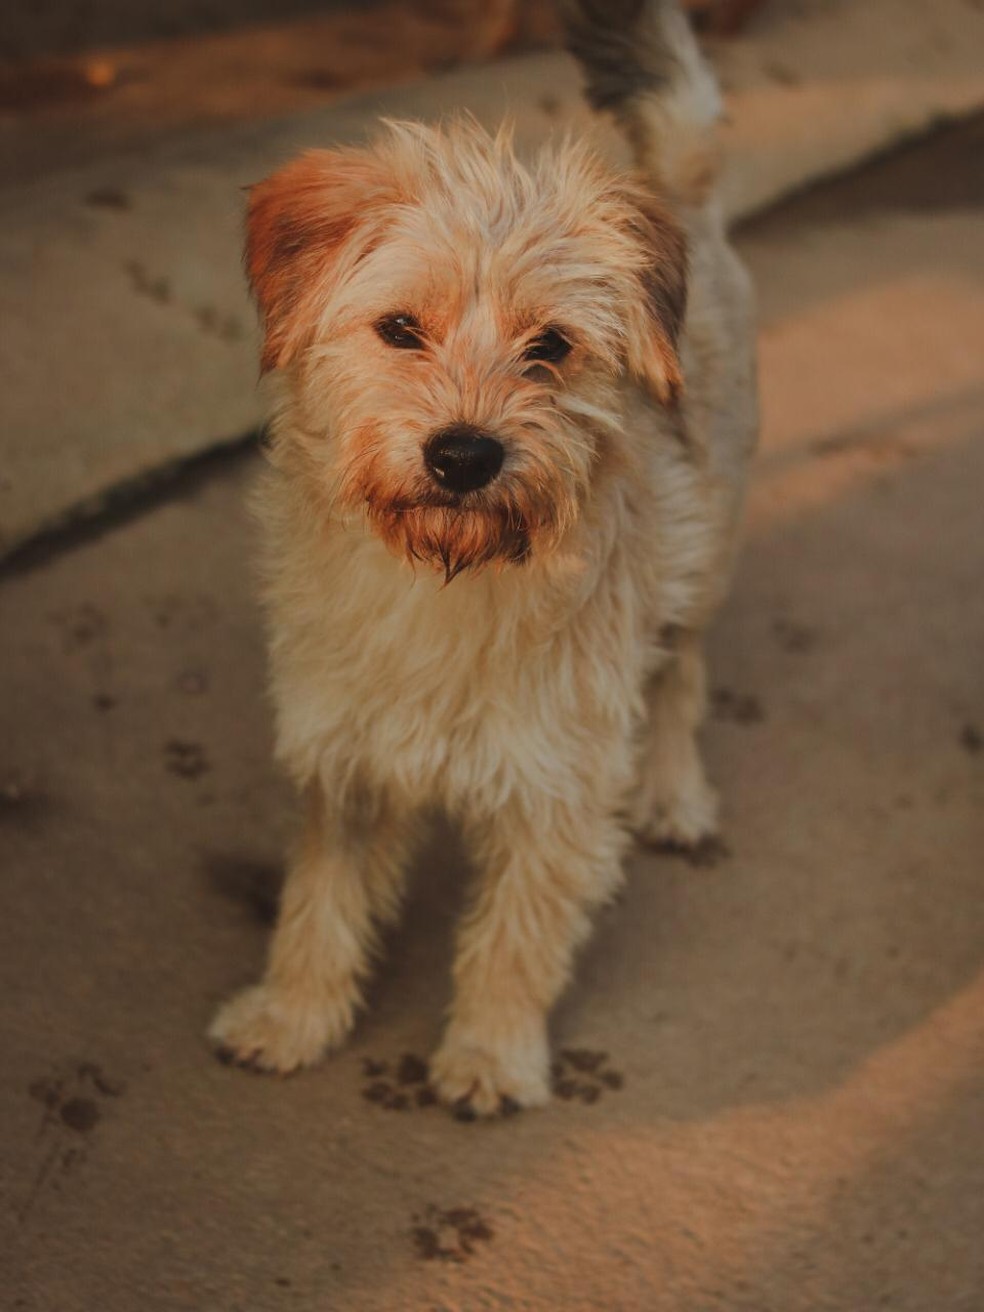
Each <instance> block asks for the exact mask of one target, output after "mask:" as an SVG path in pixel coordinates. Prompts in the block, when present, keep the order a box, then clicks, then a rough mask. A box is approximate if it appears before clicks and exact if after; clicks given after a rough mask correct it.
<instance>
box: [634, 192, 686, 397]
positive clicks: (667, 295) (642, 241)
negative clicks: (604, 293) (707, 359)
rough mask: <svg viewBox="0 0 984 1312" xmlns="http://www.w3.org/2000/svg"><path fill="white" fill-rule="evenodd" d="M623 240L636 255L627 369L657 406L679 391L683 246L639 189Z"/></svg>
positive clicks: (675, 230)
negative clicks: (627, 238)
mask: <svg viewBox="0 0 984 1312" xmlns="http://www.w3.org/2000/svg"><path fill="white" fill-rule="evenodd" d="M627 213H628V220H627V226H628V231H629V235H630V236H631V237H632V238H633V240H634V242H635V243H636V245H637V246H638V248H639V249H640V250H641V252H642V259H641V261H640V264H639V267H638V268H637V270H636V285H637V295H636V297H635V298H634V300H635V304H633V305H630V307H629V340H628V350H627V360H628V366H629V369H630V371H631V372H632V374H633V375H634V376H635V377H636V378H637V379H638V380H639V381H640V382H641V383H642V384H643V386H644V387H645V388H646V390H647V391H648V392H649V393H650V394H651V395H652V396H654V397H655V398H656V400H657V401H659V402H660V403H661V404H663V405H672V404H674V403H675V402H676V401H677V400H678V399H679V396H680V392H681V389H682V387H683V374H682V372H681V368H680V358H679V356H678V354H677V341H678V339H679V336H680V331H681V329H682V327H683V321H684V318H685V316H686V311H687V241H686V238H685V236H684V234H683V230H682V229H681V227H680V226H679V225H678V224H677V223H676V222H675V221H674V219H673V218H672V217H671V215H670V214H669V213H668V212H667V211H666V210H665V209H664V208H663V207H662V206H661V205H660V204H659V202H658V201H657V200H656V199H655V198H654V197H652V196H651V195H649V194H648V193H647V192H645V191H644V190H642V189H639V190H636V189H635V188H633V189H632V191H631V193H630V196H629V204H628V210H627Z"/></svg>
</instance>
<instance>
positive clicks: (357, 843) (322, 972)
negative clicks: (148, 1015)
mask: <svg viewBox="0 0 984 1312" xmlns="http://www.w3.org/2000/svg"><path fill="white" fill-rule="evenodd" d="M307 803H308V809H307V820H306V824H305V829H304V834H303V838H302V841H301V843H300V846H299V849H298V851H297V854H296V856H295V859H294V860H293V862H292V863H291V865H290V867H289V870H288V874H287V880H286V883H285V885H284V890H283V895H282V898H281V904H280V912H279V915H278V918H277V927H276V930H275V931H274V935H273V941H272V943H271V945H270V955H269V961H268V964H267V970H266V974H265V976H264V978H263V981H262V982H261V983H260V984H257V985H255V986H254V987H252V988H248V989H245V990H244V991H243V992H242V993H239V994H237V996H236V997H234V998H233V999H232V1000H231V1001H230V1002H228V1003H226V1005H225V1006H224V1007H222V1008H220V1010H219V1012H218V1014H217V1015H216V1017H215V1020H214V1021H213V1023H212V1026H211V1029H210V1030H209V1037H210V1038H211V1039H212V1041H213V1042H214V1043H215V1044H216V1047H217V1049H218V1052H219V1054H220V1056H222V1057H224V1058H227V1059H230V1060H232V1061H234V1062H236V1063H237V1064H240V1065H243V1066H248V1067H250V1068H251V1069H256V1070H264V1071H278V1072H280V1073H287V1072H289V1071H293V1070H296V1069H297V1068H298V1067H301V1066H310V1065H313V1064H314V1063H315V1062H317V1061H318V1060H319V1059H320V1058H321V1057H323V1056H324V1055H325V1053H326V1052H328V1051H329V1050H330V1049H332V1048H336V1047H338V1046H339V1045H340V1044H341V1043H342V1042H344V1040H345V1039H346V1037H347V1036H348V1034H349V1031H350V1030H351V1028H352V1025H353V1022H354V1019H355V1013H356V1010H357V1008H358V1006H359V1005H360V1003H361V985H362V981H363V979H364V977H365V975H366V974H367V972H368V967H369V961H370V956H371V952H372V947H373V943H374V937H375V923H376V922H385V921H387V920H389V919H392V918H393V916H394V915H395V913H396V910H397V908H398V905H399V899H400V893H401V889H402V883H403V872H404V868H405V859H406V856H407V849H408V842H409V837H410V833H409V830H408V828H407V826H406V825H404V824H403V823H402V822H399V821H397V820H396V819H394V818H393V817H390V816H389V815H388V814H386V813H385V812H383V811H382V810H381V809H380V810H378V811H374V812H373V814H372V816H371V817H368V816H364V815H363V816H353V815H348V814H346V813H344V812H343V813H335V812H333V811H331V810H330V809H329V808H328V807H327V806H326V803H325V800H324V796H323V793H322V790H321V787H320V785H318V784H312V785H311V788H310V790H309V796H308V798H307Z"/></svg>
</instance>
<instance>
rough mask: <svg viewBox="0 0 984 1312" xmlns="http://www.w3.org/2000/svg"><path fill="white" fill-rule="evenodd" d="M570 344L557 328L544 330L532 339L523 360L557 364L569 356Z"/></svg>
mask: <svg viewBox="0 0 984 1312" xmlns="http://www.w3.org/2000/svg"><path fill="white" fill-rule="evenodd" d="M570 350H571V344H570V342H569V341H568V340H567V338H566V337H565V336H564V334H563V333H562V332H560V331H559V329H557V328H545V329H544V330H543V332H542V333H540V335H539V336H538V337H534V338H533V340H532V342H530V344H529V346H527V348H526V350H525V351H524V352H523V359H524V360H531V361H533V362H543V363H546V364H559V363H560V361H561V360H563V358H564V357H565V356H566V355H569V354H570Z"/></svg>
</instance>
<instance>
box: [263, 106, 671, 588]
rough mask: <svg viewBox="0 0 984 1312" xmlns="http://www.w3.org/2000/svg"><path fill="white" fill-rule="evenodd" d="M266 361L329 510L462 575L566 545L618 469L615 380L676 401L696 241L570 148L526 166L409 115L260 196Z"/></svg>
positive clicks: (468, 134)
mask: <svg viewBox="0 0 984 1312" xmlns="http://www.w3.org/2000/svg"><path fill="white" fill-rule="evenodd" d="M247 265H248V270H249V275H250V280H251V283H252V286H253V289H254V292H255V295H256V297H257V300H258V302H259V305H260V309H261V312H262V315H263V321H264V329H265V344H264V353H263V367H264V369H269V368H283V369H286V370H287V371H288V373H289V405H290V406H291V415H290V421H291V422H290V424H289V425H288V426H287V428H288V430H289V434H290V436H289V440H290V441H292V442H295V443H297V444H298V447H299V449H300V451H301V454H302V455H303V457H304V458H303V462H302V464H303V467H304V469H305V476H306V477H310V479H312V480H313V484H314V488H315V491H316V492H317V493H318V494H319V495H318V501H319V503H320V504H327V505H330V506H331V507H332V508H337V507H344V508H345V509H347V510H349V511H353V510H361V511H363V512H364V513H365V515H366V517H367V520H368V523H369V525H370V527H371V528H372V529H373V530H374V531H375V532H376V533H378V534H379V536H380V537H381V538H382V539H383V540H384V541H385V542H386V544H387V545H388V546H389V547H390V548H391V549H392V550H393V551H395V552H396V553H398V554H400V555H403V556H406V557H407V558H409V559H411V560H417V561H421V562H425V563H426V564H430V565H433V566H435V567H437V568H439V569H441V570H442V571H443V572H444V574H445V576H446V578H447V579H448V580H450V579H451V578H453V577H454V576H455V575H456V574H457V573H459V572H460V571H461V570H463V569H467V568H472V567H478V566H481V565H484V564H486V563H488V562H491V561H497V562H520V561H523V560H524V559H526V557H527V556H528V555H529V554H530V553H531V552H532V551H535V550H541V549H548V548H549V547H550V545H551V544H554V543H556V542H557V541H559V539H560V537H561V536H562V534H563V532H564V531H565V529H567V528H568V527H569V526H570V525H571V524H572V523H573V521H574V520H575V519H576V518H577V515H578V513H579V510H580V508H581V506H582V505H583V504H584V501H585V499H586V497H588V496H589V495H590V488H591V484H592V480H593V479H594V478H595V477H597V476H598V471H599V470H600V469H601V468H602V467H603V466H604V465H605V462H606V459H609V460H610V459H617V458H618V452H617V450H616V449H615V448H616V446H617V442H618V418H619V416H618V402H617V399H616V388H615V382H616V380H617V379H618V377H619V376H620V375H621V374H623V373H625V372H629V373H631V374H632V375H634V376H635V377H636V378H637V379H638V380H639V381H640V383H641V384H642V385H643V386H645V387H646V388H647V389H648V390H649V391H650V392H651V393H652V394H653V395H654V396H655V397H657V398H658V399H659V400H661V401H662V402H664V403H666V404H672V402H673V400H674V398H675V395H676V392H677V389H678V387H679V383H680V377H679V366H678V362H677V358H676V354H675V341H676V335H677V331H678V328H679V325H680V321H681V318H682V315H683V308H684V299H685V290H684V289H685V250H684V243H683V239H682V237H681V236H680V234H679V231H678V230H677V229H676V227H675V226H674V225H673V224H672V223H671V221H670V220H669V219H668V217H667V216H666V215H665V214H664V213H663V212H662V210H661V209H660V208H659V207H658V206H657V205H656V204H655V203H654V202H653V201H652V200H651V198H649V197H648V196H647V195H646V194H645V193H643V192H642V191H641V190H637V189H636V188H634V187H633V186H632V184H630V183H627V182H625V181H624V180H617V179H614V178H612V177H611V176H610V175H609V174H608V173H607V172H606V171H605V170H604V169H603V168H602V167H601V166H600V165H598V164H597V163H596V162H595V161H594V160H593V159H592V158H591V157H590V156H589V155H588V154H587V153H586V152H584V151H583V150H580V149H577V148H571V147H568V148H566V149H564V150H563V151H561V152H559V153H558V154H555V155H550V156H544V157H543V158H542V159H541V160H540V162H539V164H538V165H536V166H535V167H534V168H532V169H526V168H524V167H523V166H522V165H520V164H519V163H518V162H517V160H516V159H515V157H514V156H513V154H512V151H511V148H510V146H509V143H508V140H506V139H505V138H504V137H501V136H500V137H499V138H497V139H495V140H493V139H492V138H490V137H488V136H487V135H486V134H485V133H484V132H482V131H481V130H480V129H478V128H477V127H475V126H473V125H459V126H456V127H453V128H451V129H446V130H443V131H442V130H435V129H428V128H423V127H420V126H417V125H392V126H391V127H390V128H389V132H388V135H387V136H386V137H385V138H384V139H383V140H382V141H380V142H379V143H378V144H377V145H376V146H375V147H374V148H373V149H370V150H366V151H354V150H352V151H338V152H316V153H312V154H309V155H306V156H303V157H302V158H301V159H299V160H297V161H296V162H295V163H293V164H291V165H288V166H287V167H286V168H285V169H283V170H282V171H281V172H279V173H277V174H275V175H274V176H273V177H271V178H269V179H268V180H267V181H265V182H263V183H261V184H259V186H257V187H255V188H253V190H252V193H251V197H250V205H249V216H248V239H247Z"/></svg>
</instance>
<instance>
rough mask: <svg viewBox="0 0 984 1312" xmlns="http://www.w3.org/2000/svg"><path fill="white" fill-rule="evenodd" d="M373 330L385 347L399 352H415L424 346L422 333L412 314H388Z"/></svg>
mask: <svg viewBox="0 0 984 1312" xmlns="http://www.w3.org/2000/svg"><path fill="white" fill-rule="evenodd" d="M375 328H376V332H377V333H379V335H380V337H381V338H382V339H383V341H384V342H385V343H386V345H387V346H395V347H396V348H397V350H400V351H417V350H419V349H420V347H422V346H423V344H424V334H423V331H422V329H421V327H420V324H419V323H418V322H417V320H416V319H415V318H414V317H413V315H412V314H388V315H387V316H386V318H385V319H380V320H379V321H378V322H377V323H376V325H375Z"/></svg>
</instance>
